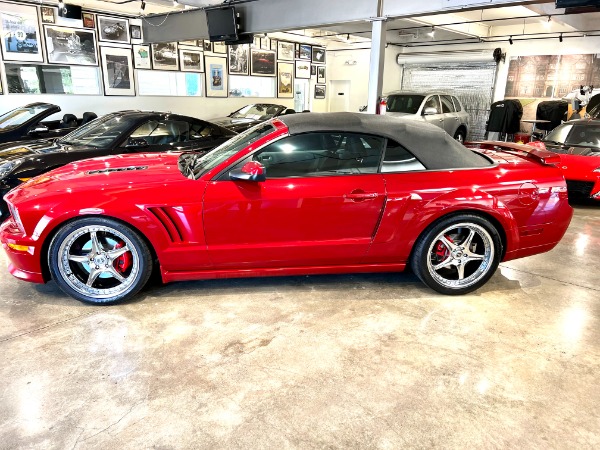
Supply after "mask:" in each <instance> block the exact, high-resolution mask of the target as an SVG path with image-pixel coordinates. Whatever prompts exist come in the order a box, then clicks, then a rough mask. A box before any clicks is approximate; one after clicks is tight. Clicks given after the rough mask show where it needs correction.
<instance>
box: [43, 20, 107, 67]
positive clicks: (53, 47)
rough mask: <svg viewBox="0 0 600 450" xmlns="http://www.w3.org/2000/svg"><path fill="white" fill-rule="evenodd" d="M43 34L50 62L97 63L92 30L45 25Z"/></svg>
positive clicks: (92, 64)
mask: <svg viewBox="0 0 600 450" xmlns="http://www.w3.org/2000/svg"><path fill="white" fill-rule="evenodd" d="M44 34H45V36H46V51H47V53H48V62H49V63H50V64H69V65H74V64H78V65H81V66H97V65H98V55H97V53H96V32H95V31H94V30H86V29H83V28H70V27H59V26H55V25H45V26H44Z"/></svg>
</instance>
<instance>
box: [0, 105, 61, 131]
mask: <svg viewBox="0 0 600 450" xmlns="http://www.w3.org/2000/svg"><path fill="white" fill-rule="evenodd" d="M53 108H56V106H54V105H35V106H29V107H28V106H24V107H23V108H17V109H13V110H12V111H9V112H7V113H4V114H2V115H1V116H0V130H1V131H5V130H9V129H11V128H15V127H18V126H20V125H23V124H24V123H25V122H27V121H28V120H30V119H32V118H33V117H35V116H37V115H38V114H40V113H43V112H44V111H47V110H49V109H53Z"/></svg>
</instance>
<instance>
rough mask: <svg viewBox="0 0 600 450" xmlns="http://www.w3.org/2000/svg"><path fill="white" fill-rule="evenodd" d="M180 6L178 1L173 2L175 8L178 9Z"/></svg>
mask: <svg viewBox="0 0 600 450" xmlns="http://www.w3.org/2000/svg"><path fill="white" fill-rule="evenodd" d="M178 6H179V3H178V2H177V0H173V8H177V7H178Z"/></svg>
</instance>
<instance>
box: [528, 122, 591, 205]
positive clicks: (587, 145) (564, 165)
mask: <svg viewBox="0 0 600 450" xmlns="http://www.w3.org/2000/svg"><path fill="white" fill-rule="evenodd" d="M531 144H533V145H537V146H539V147H540V148H542V149H547V150H550V151H552V152H556V153H558V154H560V159H561V163H560V165H559V167H560V168H561V169H562V171H563V174H564V176H565V178H566V179H567V189H568V191H569V198H570V199H571V200H575V201H577V200H584V201H585V200H596V201H598V200H600V120H597V119H596V120H594V119H581V120H570V121H568V122H565V123H563V124H561V125H559V126H557V127H556V128H555V129H554V130H552V131H551V132H550V133H548V135H547V136H546V137H545V138H544V140H543V141H541V142H536V143H531Z"/></svg>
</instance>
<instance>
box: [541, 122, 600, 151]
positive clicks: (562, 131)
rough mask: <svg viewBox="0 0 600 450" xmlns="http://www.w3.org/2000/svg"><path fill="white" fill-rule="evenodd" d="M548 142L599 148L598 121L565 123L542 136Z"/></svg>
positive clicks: (599, 127)
mask: <svg viewBox="0 0 600 450" xmlns="http://www.w3.org/2000/svg"><path fill="white" fill-rule="evenodd" d="M544 141H545V142H548V143H550V144H554V143H558V144H564V145H575V146H579V147H591V148H593V149H600V123H598V124H597V125H595V124H589V123H588V122H584V123H581V124H577V123H568V122H567V123H565V124H562V125H559V126H558V127H556V128H555V129H554V130H552V131H551V132H550V133H549V134H548V136H546V137H545V138H544Z"/></svg>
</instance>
